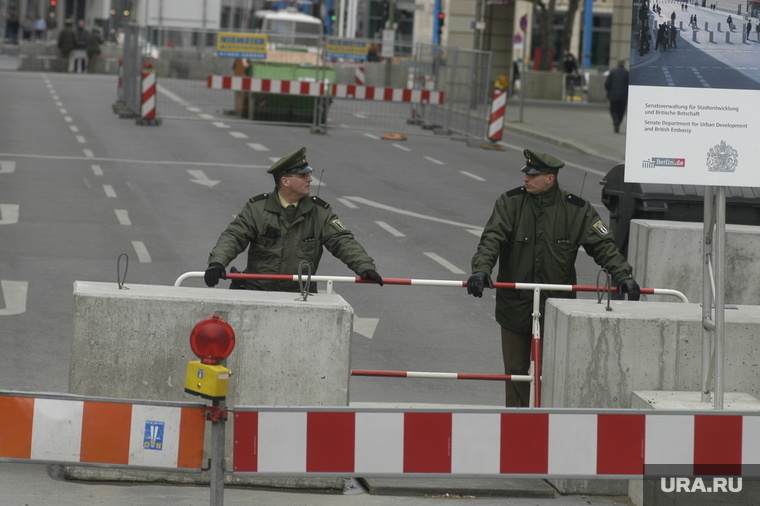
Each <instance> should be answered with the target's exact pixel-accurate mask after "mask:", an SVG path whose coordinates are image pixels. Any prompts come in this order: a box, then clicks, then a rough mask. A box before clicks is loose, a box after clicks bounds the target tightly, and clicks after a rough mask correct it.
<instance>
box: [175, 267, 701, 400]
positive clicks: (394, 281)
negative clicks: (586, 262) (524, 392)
mask: <svg viewBox="0 0 760 506" xmlns="http://www.w3.org/2000/svg"><path fill="white" fill-rule="evenodd" d="M203 276H204V272H203V271H193V272H186V273H185V274H182V275H181V276H180V277H179V278H177V280H176V281H175V282H174V286H181V285H182V283H183V282H184V281H185V280H187V279H190V278H203ZM227 279H232V280H235V279H259V280H269V281H295V282H301V281H304V286H308V283H307V282H306V280H307V278H306V277H305V276H303V277H302V276H298V275H297V274H295V275H291V274H249V273H232V272H230V273H227ZM308 281H309V282H326V283H327V293H328V294H330V293H332V284H333V283H363V284H374V283H375V282H374V281H368V280H364V279H362V278H360V277H358V276H309V277H308ZM383 283H384V284H386V285H408V286H411V285H415V286H449V287H459V288H462V287H466V286H467V281H455V280H444V279H403V278H383ZM493 285H494V288H504V289H508V290H533V315H532V316H533V330H532V333H533V338H532V341H531V362H530V363H531V365H530V370H529V372H528V378H530V379H524V378H522V377H519V378H520V379H518V380H517V381H530V382H532V384H533V388H531V393H530V395H531V399H530V405H531V407H539V406H541V326H540V323H539V322H540V316H541V313H540V311H539V308H540V300H541V290H549V291H555V292H597V293H616V292H617V291H618V288H617V287H616V286H613V287H604V286H594V285H554V284H547V283H503V282H495V283H494V284H493ZM641 293H642V294H644V295H668V296H674V297H678V298H679V299H681V301H682V302H689V299H687V298H686V296H685V295H684V294H683V293H681V292H679V291H678V290H672V289H669V288H642V289H641ZM439 374H440V373H439ZM450 374H457V373H450ZM389 376H390V375H389ZM505 376H506V375H505ZM407 377H412V376H407ZM502 381H511V378H510V379H507V378H504V379H502Z"/></svg>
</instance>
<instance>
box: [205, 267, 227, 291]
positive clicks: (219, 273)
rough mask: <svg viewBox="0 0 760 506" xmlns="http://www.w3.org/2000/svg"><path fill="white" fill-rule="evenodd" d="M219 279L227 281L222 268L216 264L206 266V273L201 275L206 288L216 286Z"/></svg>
mask: <svg viewBox="0 0 760 506" xmlns="http://www.w3.org/2000/svg"><path fill="white" fill-rule="evenodd" d="M219 278H221V279H227V273H226V272H224V266H223V265H222V264H219V263H216V262H213V263H210V264H208V269H206V273H205V274H204V275H203V281H205V282H206V286H209V287H213V286H216V285H218V284H219Z"/></svg>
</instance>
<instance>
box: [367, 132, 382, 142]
mask: <svg viewBox="0 0 760 506" xmlns="http://www.w3.org/2000/svg"><path fill="white" fill-rule="evenodd" d="M364 136H365V137H369V138H370V139H375V140H376V141H379V140H380V137H378V136H377V135H372V134H368V133H366V132H365V133H364Z"/></svg>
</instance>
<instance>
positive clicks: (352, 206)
mask: <svg viewBox="0 0 760 506" xmlns="http://www.w3.org/2000/svg"><path fill="white" fill-rule="evenodd" d="M335 200H337V201H338V202H340V203H341V204H343V205H344V206H346V207H347V208H349V209H359V206H357V205H356V204H354V203H353V202H351V201H350V200H348V199H342V198H337V199H335Z"/></svg>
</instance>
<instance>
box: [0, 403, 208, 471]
mask: <svg viewBox="0 0 760 506" xmlns="http://www.w3.org/2000/svg"><path fill="white" fill-rule="evenodd" d="M204 412H205V409H204V408H203V407H169V406H157V405H142V404H127V403H122V402H105V401H102V402H101V401H90V400H70V399H64V398H35V397H21V396H13V395H6V394H2V393H0V413H2V417H0V460H3V459H21V460H39V461H44V462H66V463H80V464H112V465H124V466H138V467H157V468H170V469H180V468H183V469H184V468H187V469H200V468H201V464H202V457H203V435H204V430H205V422H206V420H205V414H204Z"/></svg>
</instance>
